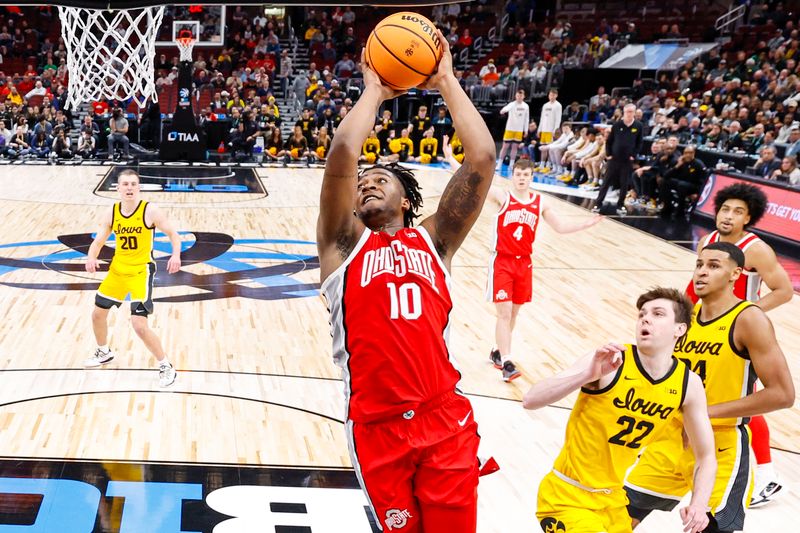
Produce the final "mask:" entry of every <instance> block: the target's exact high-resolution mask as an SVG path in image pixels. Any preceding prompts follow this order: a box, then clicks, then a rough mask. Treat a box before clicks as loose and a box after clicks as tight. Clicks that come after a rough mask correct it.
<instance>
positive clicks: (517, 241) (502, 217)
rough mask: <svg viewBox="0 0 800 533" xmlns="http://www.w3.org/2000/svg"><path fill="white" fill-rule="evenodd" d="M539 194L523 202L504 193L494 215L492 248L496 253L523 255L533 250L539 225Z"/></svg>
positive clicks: (529, 253)
mask: <svg viewBox="0 0 800 533" xmlns="http://www.w3.org/2000/svg"><path fill="white" fill-rule="evenodd" d="M540 203H541V196H540V195H538V194H535V193H534V194H533V195H532V197H531V199H530V200H528V201H527V202H523V201H521V200H518V199H517V198H515V197H514V195H513V194H511V193H506V200H505V202H503V206H502V207H501V208H500V211H499V212H498V213H497V215H496V217H495V227H494V241H495V245H494V249H495V252H497V253H498V254H506V255H514V256H523V255H531V252H533V241H534V240H535V239H536V227H537V226H538V225H539V211H540V209H539V207H540Z"/></svg>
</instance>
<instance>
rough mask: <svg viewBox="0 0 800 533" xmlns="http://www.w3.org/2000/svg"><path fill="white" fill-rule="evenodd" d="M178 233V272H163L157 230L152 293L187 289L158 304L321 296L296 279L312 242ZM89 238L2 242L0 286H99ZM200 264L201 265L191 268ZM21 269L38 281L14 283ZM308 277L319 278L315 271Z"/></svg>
mask: <svg viewBox="0 0 800 533" xmlns="http://www.w3.org/2000/svg"><path fill="white" fill-rule="evenodd" d="M179 233H180V234H181V236H182V239H183V240H182V243H183V244H182V250H181V262H182V263H183V267H182V269H181V271H180V272H178V273H177V274H167V273H166V271H167V269H166V264H165V262H166V260H167V258H168V256H169V253H170V251H171V246H170V243H169V241H168V240H167V239H166V237H165V236H164V235H163V234H161V233H156V241H155V243H154V255H155V257H156V263H157V264H158V265H159V268H158V274H157V275H156V280H155V286H156V295H158V294H159V292H160V291H159V290H158V288H160V287H185V288H187V289H188V290H186V291H185V292H181V291H170V292H169V294H170V296H162V297H157V298H156V299H155V301H156V302H167V303H175V302H197V301H206V300H217V299H222V298H233V297H237V296H238V297H242V298H252V299H256V300H286V299H294V298H307V297H310V296H316V295H317V294H319V291H318V289H319V283H316V281H314V282H309V281H302V280H299V279H297V278H296V276H298V275H300V274H301V273H304V272H306V271H309V270H316V269H318V268H319V259H318V258H317V256H316V246H315V243H314V242H311V241H302V240H293V239H235V238H234V237H232V236H230V235H226V234H224V233H210V232H192V231H184V232H179ZM93 238H94V236H93V235H92V234H91V233H78V234H72V235H59V236H58V238H57V240H53V241H35V242H16V243H8V244H0V285H5V286H8V287H14V288H19V289H29V290H50V291H64V290H77V291H95V290H97V288H98V287H99V286H100V280H99V279H96V277H94V276H90V275H89V274H87V273H86V271H85V269H84V260H85V259H86V251H87V250H88V249H89V245H90V244H91V243H92V239H93ZM109 242H110V243H112V242H113V240H112V241H109ZM26 248H35V249H37V252H40V251H41V250H42V249H44V250H47V253H45V254H43V255H41V254H40V255H33V254H30V255H27V256H26V255H25V254H24V250H25V249H26ZM4 250H15V252H14V253H15V256H14V257H7V256H4V255H5V254H4ZM20 250H22V252H23V253H22V254H20ZM297 250H301V251H302V252H306V250H307V253H302V252H300V253H298V252H297ZM113 253H114V249H113V248H112V247H110V246H108V245H106V246H104V247H103V249H102V250H101V251H100V259H101V260H102V261H106V262H108V261H110V260H111V257H112V256H113ZM20 255H21V257H20ZM200 264H202V267H197V266H195V265H200ZM107 269H108V265H107V264H106V265H104V266H103V267H102V268H101V270H103V271H105V270H107ZM21 270H40V271H42V272H43V275H42V276H41V281H40V280H36V281H34V282H31V281H30V280H29V277H28V276H25V280H24V281H18V279H20V278H17V277H16V276H15V275H14V273H15V272H18V271H21ZM53 272H56V273H60V274H62V275H63V276H59V277H58V278H57V279H56V281H50V280H53V276H52V273H53ZM310 277H311V278H313V279H314V280H316V279H317V275H316V273H315V274H313V275H312V276H310ZM62 278H63V279H62ZM308 278H309V276H308V275H306V276H304V279H308Z"/></svg>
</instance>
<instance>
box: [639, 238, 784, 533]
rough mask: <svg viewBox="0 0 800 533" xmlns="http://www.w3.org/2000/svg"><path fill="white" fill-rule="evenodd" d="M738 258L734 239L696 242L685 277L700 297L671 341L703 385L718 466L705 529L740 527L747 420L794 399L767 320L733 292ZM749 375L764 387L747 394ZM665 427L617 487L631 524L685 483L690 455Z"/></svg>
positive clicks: (682, 490) (675, 430)
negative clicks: (699, 245)
mask: <svg viewBox="0 0 800 533" xmlns="http://www.w3.org/2000/svg"><path fill="white" fill-rule="evenodd" d="M744 264H745V259H744V253H743V252H742V250H740V249H739V248H738V247H737V246H736V245H734V244H731V243H727V242H715V243H712V244H709V245H708V246H706V247H705V248H703V250H702V251H701V252H700V254H699V255H698V258H697V262H696V265H695V270H694V275H693V278H692V280H693V284H694V289H695V292H696V294H697V296H699V297H700V302H699V303H698V304H697V306H696V307H695V313H694V318H693V320H692V326H691V328H690V329H689V331H688V333H687V334H686V336H685V337H684V338H682V339H681V340H680V341H679V342H678V343H677V344H676V345H675V356H676V357H678V358H680V359H682V360H684V361H685V362H686V363H687V364H688V365H689V366H690V368H691V369H692V370H694V372H695V373H696V374H697V375H699V376H700V378H701V379H702V381H703V384H704V385H705V393H706V397H707V400H708V416H709V418H710V419H711V424H712V427H713V430H714V439H715V450H716V451H715V453H716V458H717V463H718V468H717V475H716V480H715V482H714V489H713V491H712V494H711V500H710V501H711V513H710V514H711V515H713V517H712V519H711V523H710V525H709V527H708V529H706V532H707V533H712V532H714V533H716V532H723V531H739V530H741V529H743V528H744V517H745V509H746V507H747V505H748V503H749V502H750V493H751V491H752V477H751V469H750V468H751V465H750V457H751V451H750V434H749V431H748V429H747V421H748V418H749V417H751V416H754V415H759V414H764V413H768V412H770V411H775V410H777V409H784V408H787V407H791V405H792V404H793V402H794V385H793V383H792V376H791V374H790V372H789V367H788V365H787V364H786V359H785V358H784V355H783V352H782V351H781V349H780V347H779V346H778V343H777V341H776V340H775V332H774V330H773V329H772V323H771V322H770V320H769V318H767V315H766V314H764V311H762V310H761V309H760V308H759V307H758V306H757V305H754V304H752V303H750V302H746V301H743V300H740V299H739V298H738V297H737V296H736V295H735V294H734V293H733V286H734V284H735V282H736V280H737V279H738V278H739V276H740V275H741V273H742V269H743V267H744ZM756 379H760V380H761V382H762V383H763V384H764V388H763V389H762V390H759V391H756V392H753V383H754V382H755V380H756ZM673 426H674V427H672V428H671V429H668V430H667V431H664V432H662V433H661V434H660V435H659V438H658V439H657V440H656V442H653V443H652V444H651V445H650V446H649V447H648V448H647V449H646V450H644V452H642V456H641V458H640V459H639V462H638V463H637V464H636V467H635V468H634V469H633V470H632V471H631V472H630V473H629V474H628V478H627V480H626V482H625V486H626V491H627V493H628V497H629V498H630V502H631V504H630V506H629V508H628V510H629V512H630V515H631V516H632V517H633V518H634V525H635V524H638V523H639V522H640V521H641V520H643V519H644V518H645V517H646V516H647V515H648V514H649V513H650V512H651V511H652V510H665V511H669V510H671V509H673V508H674V507H675V506H676V505H677V504H678V502H679V501H680V500H681V498H682V497H683V496H684V495H685V494H686V493H687V492H688V491H689V490H691V489H692V488H693V483H692V471H693V468H695V460H694V456H693V455H692V453H691V451H689V450H686V449H685V447H684V445H683V442H682V438H681V431H680V425H679V423H678V420H675V421H674V422H673ZM694 490H697V488H696V484H695V485H694ZM703 490H705V487H703Z"/></svg>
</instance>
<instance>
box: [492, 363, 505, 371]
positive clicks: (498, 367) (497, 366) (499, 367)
mask: <svg viewBox="0 0 800 533" xmlns="http://www.w3.org/2000/svg"><path fill="white" fill-rule="evenodd" d="M489 362H490V363H492V366H493V367H495V368H496V369H497V370H503V365H498V364H497V363H495V362H494V361H489Z"/></svg>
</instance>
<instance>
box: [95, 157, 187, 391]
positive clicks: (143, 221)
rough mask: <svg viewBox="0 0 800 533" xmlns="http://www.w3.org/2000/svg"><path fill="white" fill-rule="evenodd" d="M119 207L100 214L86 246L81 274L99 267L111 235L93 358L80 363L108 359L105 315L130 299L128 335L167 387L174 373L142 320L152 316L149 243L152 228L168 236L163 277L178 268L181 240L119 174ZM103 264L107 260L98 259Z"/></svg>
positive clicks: (132, 176)
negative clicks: (145, 353)
mask: <svg viewBox="0 0 800 533" xmlns="http://www.w3.org/2000/svg"><path fill="white" fill-rule="evenodd" d="M117 191H118V192H119V196H120V202H118V203H116V204H114V207H113V208H112V209H109V210H104V212H103V215H102V216H101V218H100V225H99V227H98V229H97V236H96V237H95V239H94V241H92V244H91V246H90V247H89V252H88V253H87V257H86V271H87V272H89V273H92V274H94V273H95V272H97V270H98V269H99V268H100V261H99V257H100V255H101V252H102V251H103V247H104V246H105V243H106V240H108V237H109V236H110V235H111V233H114V239H115V248H114V252H113V258H112V259H111V265H110V266H109V268H108V275H107V276H106V278H105V279H104V280H103V282H102V283H101V284H100V287H99V288H98V289H97V294H96V295H95V300H94V305H95V307H94V311H93V312H92V327H93V329H94V336H95V339H96V340H97V349H96V350H95V352H94V355H93V356H92V357H90V358H89V359H87V360H86V361H84V366H86V367H98V366H101V365H104V364H107V363H109V362H111V360H112V359H114V355H113V353H112V352H111V349H110V348H109V347H108V311H109V309H111V308H112V307H119V306H120V305H122V303H123V302H124V301H125V298H126V297H128V296H130V301H131V325H132V326H133V330H134V331H135V332H136V334H137V335H138V336H139V338H140V339H142V341H143V342H144V344H145V346H147V349H148V350H150V353H152V354H153V355H154V356H155V358H156V359H157V360H158V365H159V366H158V383H159V385H160V386H161V387H168V386H169V385H172V384H173V383H174V382H175V376H176V373H175V368H174V367H173V366H172V365H171V364H170V362H169V360H168V359H167V355H166V353H165V352H164V347H163V346H162V345H161V340H160V339H159V338H158V336H157V335H156V334H155V332H153V330H151V329H150V326H149V325H148V324H147V317H148V316H149V315H150V314H151V313H152V312H153V280H154V278H155V274H156V263H155V259H154V258H153V240H154V236H155V231H156V229H158V230H159V231H161V232H163V233H164V234H166V235H167V237H169V241H170V244H171V245H172V255H170V258H169V261H167V272H169V273H170V274H174V273H176V272H177V271H178V270H180V268H181V239H180V236H179V235H178V232H177V231H175V228H174V227H173V226H172V223H171V222H170V221H169V220H168V219H167V217H166V215H165V214H164V213H163V212H162V211H161V210H160V209H158V208H157V207H156V206H154V205H152V204H150V203H149V202H145V201H144V200H142V199H141V198H140V193H141V187H140V181H139V174H137V173H136V172H135V171H133V170H123V171H122V172H120V173H119V176H118V177H117ZM103 259H104V260H107V257H106V256H104V257H103Z"/></svg>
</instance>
